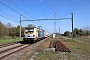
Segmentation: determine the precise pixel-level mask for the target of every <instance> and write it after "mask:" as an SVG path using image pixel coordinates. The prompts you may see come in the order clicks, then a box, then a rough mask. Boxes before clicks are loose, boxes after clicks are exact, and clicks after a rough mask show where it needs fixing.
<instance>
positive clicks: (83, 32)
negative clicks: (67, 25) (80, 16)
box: [62, 26, 90, 37]
mask: <svg viewBox="0 0 90 60" xmlns="http://www.w3.org/2000/svg"><path fill="white" fill-rule="evenodd" d="M73 32H74V35H73V36H74V37H81V36H90V26H86V27H84V28H82V29H81V28H80V29H78V28H74V30H73ZM62 35H63V36H68V37H71V36H72V32H70V31H65V32H64V34H62Z"/></svg>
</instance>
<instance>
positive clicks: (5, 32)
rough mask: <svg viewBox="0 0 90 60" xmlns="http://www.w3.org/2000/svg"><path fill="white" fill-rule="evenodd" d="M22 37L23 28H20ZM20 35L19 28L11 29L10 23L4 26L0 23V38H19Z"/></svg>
mask: <svg viewBox="0 0 90 60" xmlns="http://www.w3.org/2000/svg"><path fill="white" fill-rule="evenodd" d="M21 32H22V36H23V32H24V27H22V31H21ZM19 33H20V26H19V25H18V26H17V27H13V26H12V24H11V23H9V22H8V23H7V24H6V25H4V24H3V23H2V22H0V37H3V36H12V37H19V35H20V34H19Z"/></svg>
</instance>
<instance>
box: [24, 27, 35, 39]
mask: <svg viewBox="0 0 90 60" xmlns="http://www.w3.org/2000/svg"><path fill="white" fill-rule="evenodd" d="M34 38H36V27H34V28H25V31H24V38H23V40H33V39H34Z"/></svg>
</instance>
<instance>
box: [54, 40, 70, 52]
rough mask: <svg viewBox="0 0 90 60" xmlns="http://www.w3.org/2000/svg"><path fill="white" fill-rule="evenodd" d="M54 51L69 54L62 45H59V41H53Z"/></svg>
mask: <svg viewBox="0 0 90 60" xmlns="http://www.w3.org/2000/svg"><path fill="white" fill-rule="evenodd" d="M55 49H56V50H57V51H61V52H71V51H70V50H69V49H68V48H67V47H66V46H65V45H64V44H63V43H61V42H60V41H59V40H56V41H55Z"/></svg>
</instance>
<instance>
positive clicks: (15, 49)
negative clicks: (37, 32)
mask: <svg viewBox="0 0 90 60" xmlns="http://www.w3.org/2000/svg"><path fill="white" fill-rule="evenodd" d="M28 46H30V44H19V45H17V46H14V47H11V48H8V49H4V50H2V51H0V60H2V59H4V58H5V57H8V56H9V55H11V54H14V53H15V52H18V51H20V50H22V49H24V48H26V47H28Z"/></svg>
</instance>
